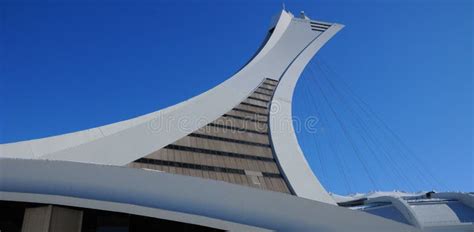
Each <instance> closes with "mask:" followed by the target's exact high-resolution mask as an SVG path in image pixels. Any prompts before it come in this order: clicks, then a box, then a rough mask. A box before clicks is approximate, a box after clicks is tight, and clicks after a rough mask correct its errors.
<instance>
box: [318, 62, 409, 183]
mask: <svg viewBox="0 0 474 232" xmlns="http://www.w3.org/2000/svg"><path fill="white" fill-rule="evenodd" d="M317 65H318V67H319V69H320V70H321V72H322V73H324V74H325V75H322V76H323V77H324V78H325V79H326V81H327V82H328V83H329V85H330V86H331V88H332V90H333V92H334V93H335V94H336V95H337V96H338V98H339V99H340V101H341V102H342V103H343V104H344V105H345V106H346V107H347V108H348V109H349V110H350V112H351V114H352V115H353V116H354V118H355V119H356V121H357V123H358V124H359V125H360V127H359V129H360V130H361V131H362V132H363V133H361V134H360V137H361V138H362V140H363V141H364V143H365V144H366V146H367V148H368V149H369V150H370V153H371V154H372V155H373V156H374V158H375V161H376V162H377V163H378V164H379V166H380V167H383V166H384V165H383V164H384V163H383V162H382V161H381V160H380V159H379V155H377V154H382V155H384V157H385V159H386V160H388V161H389V162H388V164H389V165H392V164H393V166H392V168H391V169H393V170H394V173H391V174H396V175H398V177H394V176H392V175H390V178H391V179H392V180H393V182H392V183H394V184H395V185H396V188H398V189H400V186H399V185H398V182H397V181H396V180H397V178H398V179H400V178H402V179H405V180H406V181H407V183H408V184H409V185H410V187H412V189H414V185H413V184H412V183H411V181H410V178H408V177H407V176H406V175H404V174H403V171H402V170H401V169H400V168H399V167H398V165H397V163H396V162H395V161H394V160H393V159H392V158H391V156H390V155H388V153H387V152H386V150H382V152H376V151H375V149H374V146H375V147H379V148H380V147H381V146H380V145H381V143H378V142H377V141H378V140H377V139H376V136H375V135H374V133H373V132H372V130H371V129H370V127H369V126H368V124H367V123H366V122H365V121H364V120H363V118H362V117H361V116H360V114H359V113H357V112H356V111H355V110H354V109H353V108H352V107H351V104H350V103H349V101H347V100H346V99H345V97H344V95H343V94H342V93H341V91H340V90H339V89H338V88H336V86H335V85H334V83H333V82H332V81H331V80H330V78H328V76H326V75H328V73H326V72H325V70H323V69H322V68H321V67H320V65H319V64H317ZM313 71H314V70H313ZM371 144H372V145H373V146H372V145H371ZM395 172H396V173H395Z"/></svg>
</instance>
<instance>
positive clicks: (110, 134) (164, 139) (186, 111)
mask: <svg viewBox="0 0 474 232" xmlns="http://www.w3.org/2000/svg"><path fill="white" fill-rule="evenodd" d="M342 28H343V26H342V25H340V24H337V23H328V22H321V21H315V20H311V19H309V18H308V17H307V16H305V15H304V14H301V16H297V17H295V16H293V15H292V14H291V13H289V12H287V11H286V10H283V11H282V12H281V14H279V15H278V16H277V17H275V19H274V22H273V23H272V24H271V26H270V28H269V30H268V33H267V37H266V39H265V41H264V42H263V44H262V46H261V47H260V49H259V50H258V51H257V53H256V54H255V55H254V56H253V57H252V59H251V60H250V61H249V62H248V63H247V64H246V65H245V66H244V67H243V68H241V69H240V70H239V71H238V72H237V73H235V75H233V76H232V77H230V78H229V79H228V80H226V81H225V82H223V83H221V84H220V85H218V86H216V87H214V88H212V89H210V90H209V91H207V92H204V93H202V94H200V95H198V96H196V97H193V98H191V99H189V100H186V101H184V102H182V103H179V104H177V105H174V106H171V107H169V108H165V109H162V110H159V111H156V112H152V113H149V114H146V115H143V116H140V117H137V118H133V119H130V120H126V121H121V122H117V123H113V124H110V125H105V126H100V127H96V128H92V129H87V130H83V131H78V132H74V133H69V134H64V135H58V136H53V137H47V138H41V139H35V140H29V141H22V142H16V143H9V144H2V145H0V231H1V232H8V231H12V232H13V231H23V232H30V231H41V232H43V231H44V232H46V231H48V232H49V231H51V232H58V231H397V232H398V231H406V232H408V231H413V232H414V231H474V229H473V222H474V195H473V194H472V193H454V192H453V193H436V192H424V193H419V194H407V193H401V192H375V193H371V194H367V195H353V196H346V197H345V196H337V195H334V194H330V193H328V191H326V189H325V188H324V187H323V186H322V185H321V183H320V182H319V181H318V178H317V177H316V176H315V175H314V174H313V172H312V170H311V168H310V167H309V165H308V163H307V161H306V159H305V156H304V155H303V152H302V150H301V148H300V146H299V144H298V141H297V137H296V135H295V132H294V128H293V125H292V123H291V118H292V98H293V92H294V89H295V86H296V83H297V81H298V79H299V77H300V75H301V73H302V72H303V70H304V68H305V66H306V65H307V64H308V62H310V60H311V59H312V58H313V56H314V55H315V54H316V53H317V52H318V50H319V49H320V48H321V47H322V46H323V45H324V44H325V43H326V42H327V41H329V40H330V39H331V37H333V36H334V35H335V34H336V33H337V32H338V31H339V30H341V29H342ZM288 119H290V120H288ZM288 121H289V122H290V123H288Z"/></svg>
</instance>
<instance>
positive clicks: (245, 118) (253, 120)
mask: <svg viewBox="0 0 474 232" xmlns="http://www.w3.org/2000/svg"><path fill="white" fill-rule="evenodd" d="M222 117H227V118H235V119H240V120H245V121H251V122H258V123H263V124H266V123H267V121H263V120H257V119H253V118H250V117H242V116H237V115H230V114H224V115H222Z"/></svg>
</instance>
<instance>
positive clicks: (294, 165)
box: [270, 21, 343, 204]
mask: <svg viewBox="0 0 474 232" xmlns="http://www.w3.org/2000/svg"><path fill="white" fill-rule="evenodd" d="M297 23H298V24H309V22H308V21H303V22H297ZM307 26H308V27H309V25H307ZM342 27H343V26H342V25H339V24H333V25H332V26H331V27H329V29H327V30H326V31H325V32H324V33H323V34H320V35H319V36H318V37H316V38H315V39H313V40H311V41H310V42H309V43H307V47H306V48H305V49H304V50H302V52H301V54H299V55H298V56H297V57H296V58H295V60H294V61H293V62H292V64H291V65H290V66H289V67H288V69H287V70H286V72H284V74H283V76H282V77H281V79H280V83H279V84H278V86H277V88H276V91H275V95H274V96H273V100H272V103H271V108H272V110H271V111H270V138H271V140H272V144H273V148H274V151H275V155H276V158H277V160H278V163H279V165H280V167H281V169H282V170H283V173H284V176H285V178H286V179H287V182H288V183H289V184H290V186H291V189H292V190H293V191H294V192H295V194H296V195H297V196H300V197H304V198H308V199H312V200H316V201H321V202H326V203H331V204H336V202H335V201H334V200H333V198H332V197H331V196H330V195H329V194H328V192H327V191H326V190H325V189H324V187H323V186H322V185H321V183H320V182H319V180H318V178H316V176H315V175H314V173H313V171H312V170H311V167H310V166H309V165H308V162H307V161H306V159H305V157H304V154H303V152H302V151H301V148H300V146H299V144H298V139H297V137H296V134H295V130H294V127H293V121H292V119H293V117H292V111H291V105H292V99H293V92H294V89H295V86H296V83H297V82H298V79H299V77H300V76H301V73H302V72H303V70H304V68H305V67H306V65H307V64H308V62H309V61H310V60H311V58H312V57H313V56H314V55H315V54H316V52H318V50H319V49H320V48H321V47H322V46H323V45H324V44H325V43H326V42H327V41H328V40H329V39H330V38H331V37H332V36H333V35H335V34H336V33H337V32H338V31H339V30H340V29H342ZM302 129H305V128H302ZM314 155H319V154H314Z"/></svg>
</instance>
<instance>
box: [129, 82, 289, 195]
mask: <svg viewBox="0 0 474 232" xmlns="http://www.w3.org/2000/svg"><path fill="white" fill-rule="evenodd" d="M277 84H278V82H276V81H274V80H269V79H267V80H265V81H264V82H263V83H261V84H260V86H259V87H258V88H257V89H256V90H255V91H254V92H253V93H252V94H251V95H249V97H248V98H247V99H245V100H244V101H243V102H242V103H241V104H239V105H237V106H236V107H235V108H234V109H232V110H231V111H229V112H227V113H226V114H224V115H223V116H222V117H220V118H218V119H217V120H215V121H213V122H212V123H210V124H208V125H206V126H205V127H202V128H200V129H199V130H197V131H194V132H193V133H191V134H190V135H188V136H186V137H183V138H181V139H179V140H178V141H176V142H174V143H172V144H170V145H168V146H166V147H165V148H163V149H160V150H158V151H156V152H153V153H151V154H149V155H147V156H146V157H143V158H141V159H138V160H136V161H134V162H133V163H131V164H129V165H128V166H130V167H133V168H144V169H153V170H159V171H163V172H168V173H173V174H179V175H187V176H194V177H200V178H206V179H214V180H218V181H225V182H228V183H233V184H239V185H244V186H249V187H254V188H260V189H265V190H270V191H277V192H283V193H290V190H289V188H288V186H287V184H286V182H285V180H284V179H283V177H282V175H281V171H280V169H279V168H278V165H277V163H276V160H275V158H274V155H273V152H272V147H271V144H270V141H269V135H268V130H269V128H268V113H269V108H270V101H271V98H272V95H273V92H274V90H275V88H276V85H277Z"/></svg>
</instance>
